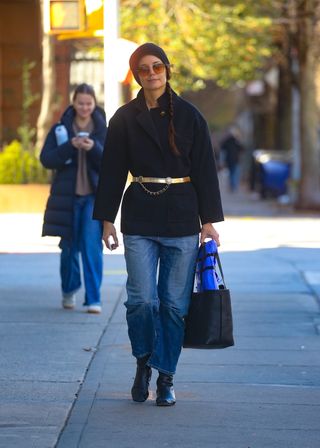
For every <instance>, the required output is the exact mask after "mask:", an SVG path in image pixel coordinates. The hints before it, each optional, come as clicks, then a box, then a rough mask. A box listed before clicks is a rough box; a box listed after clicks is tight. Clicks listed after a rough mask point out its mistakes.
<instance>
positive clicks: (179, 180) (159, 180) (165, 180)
mask: <svg viewBox="0 0 320 448" xmlns="http://www.w3.org/2000/svg"><path fill="white" fill-rule="evenodd" d="M132 182H139V184H141V183H143V184H147V183H151V184H167V185H170V184H183V183H185V182H191V179H190V177H189V176H187V177H144V176H137V177H133V178H132Z"/></svg>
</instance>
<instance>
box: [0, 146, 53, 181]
mask: <svg viewBox="0 0 320 448" xmlns="http://www.w3.org/2000/svg"><path fill="white" fill-rule="evenodd" d="M47 182H48V172H47V171H46V170H45V169H44V168H43V167H42V165H41V163H40V162H39V160H38V159H37V158H36V156H35V154H34V153H33V152H31V151H26V150H24V149H23V147H22V144H21V143H20V142H19V141H18V140H13V141H12V142H11V143H10V144H9V145H7V146H4V148H3V151H2V152H1V153H0V184H28V183H42V184H43V183H47Z"/></svg>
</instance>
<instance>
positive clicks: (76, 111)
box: [40, 84, 107, 313]
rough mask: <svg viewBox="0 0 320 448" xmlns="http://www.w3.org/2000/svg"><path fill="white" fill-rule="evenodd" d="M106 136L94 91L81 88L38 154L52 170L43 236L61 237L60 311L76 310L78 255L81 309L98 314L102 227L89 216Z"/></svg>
mask: <svg viewBox="0 0 320 448" xmlns="http://www.w3.org/2000/svg"><path fill="white" fill-rule="evenodd" d="M106 131H107V127H106V118H105V113H104V111H103V110H102V109H101V108H100V107H98V106H97V104H96V97H95V92H94V89H93V88H92V87H91V86H90V85H88V84H80V85H78V86H77V88H76V89H75V92H74V94H73V99H72V105H70V106H69V107H68V108H67V109H66V111H65V112H64V113H63V115H62V117H61V121H60V122H59V123H57V124H55V125H54V126H53V127H52V128H51V130H50V131H49V133H48V136H47V138H46V141H45V143H44V146H43V149H42V151H41V154H40V160H41V163H42V164H43V166H44V167H45V168H48V169H51V170H54V174H53V182H52V186H51V191H50V196H49V198H48V202H47V206H46V210H45V214H44V223H43V231H42V235H43V236H46V235H49V236H60V237H61V241H60V244H59V247H60V248H61V257H60V276H61V289H62V306H63V308H65V309H73V308H74V307H75V305H76V292H77V290H78V289H79V288H80V287H81V275H80V264H79V256H80V254H81V258H82V266H83V279H84V285H85V297H84V303H83V305H84V306H86V310H87V311H88V312H89V313H100V312H101V300H100V287H101V282H102V269H103V267H102V264H103V263H102V259H103V246H102V225H101V223H100V222H99V221H96V220H93V219H92V211H93V204H94V197H95V192H96V188H97V183H98V174H99V168H100V162H101V157H102V151H103V145H104V140H105V137H106Z"/></svg>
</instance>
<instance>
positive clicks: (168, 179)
mask: <svg viewBox="0 0 320 448" xmlns="http://www.w3.org/2000/svg"><path fill="white" fill-rule="evenodd" d="M166 184H167V185H170V184H172V177H166Z"/></svg>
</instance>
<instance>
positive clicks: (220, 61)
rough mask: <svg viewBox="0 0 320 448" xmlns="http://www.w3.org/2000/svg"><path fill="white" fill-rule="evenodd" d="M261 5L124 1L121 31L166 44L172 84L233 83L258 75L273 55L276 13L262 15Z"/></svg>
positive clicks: (184, 0) (138, 39) (188, 0)
mask: <svg viewBox="0 0 320 448" xmlns="http://www.w3.org/2000/svg"><path fill="white" fill-rule="evenodd" d="M262 3H263V2H262ZM262 6H263V5H262ZM262 6H261V2H259V0H255V1H253V0H248V1H240V2H236V1H232V0H225V1H209V0H141V1H138V0H122V1H121V30H122V36H123V37H125V38H127V39H130V40H134V41H136V42H138V43H143V42H145V41H150V40H151V41H154V42H156V43H158V44H159V45H162V46H163V47H164V48H165V50H166V52H167V53H168V55H169V56H170V60H171V62H172V63H173V64H174V65H175V76H174V77H173V83H174V80H175V79H177V80H178V81H179V77H181V80H182V78H183V82H184V83H187V84H190V85H194V84H195V79H200V80H201V79H203V80H205V79H213V78H214V79H215V80H216V81H217V82H218V83H220V84H221V83H222V84H230V83H233V82H237V81H239V80H244V79H250V78H254V76H255V71H256V69H257V68H259V67H260V66H261V65H262V64H263V63H264V60H265V58H266V57H268V56H269V55H270V54H271V49H270V48H271V39H272V33H271V32H270V29H271V25H272V21H271V15H270V16H267V15H266V14H265V11H263V14H259V11H260V9H261V8H262ZM259 8H260V9H259ZM261 11H262V9H261ZM200 84H201V82H198V83H196V85H200Z"/></svg>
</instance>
